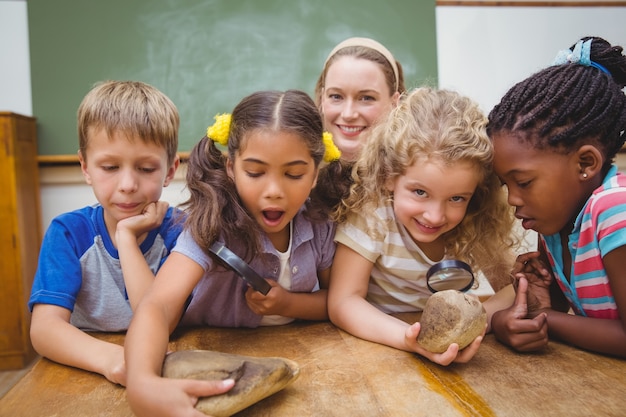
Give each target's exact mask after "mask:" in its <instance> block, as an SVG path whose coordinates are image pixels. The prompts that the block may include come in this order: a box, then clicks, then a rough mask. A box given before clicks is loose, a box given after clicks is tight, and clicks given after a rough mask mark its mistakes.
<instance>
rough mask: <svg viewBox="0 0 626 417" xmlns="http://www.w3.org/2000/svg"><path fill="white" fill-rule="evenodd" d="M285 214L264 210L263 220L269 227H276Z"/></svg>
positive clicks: (279, 211) (278, 211)
mask: <svg viewBox="0 0 626 417" xmlns="http://www.w3.org/2000/svg"><path fill="white" fill-rule="evenodd" d="M284 215H285V212H284V211H282V210H263V218H264V219H265V222H266V223H267V224H269V225H276V224H278V223H280V221H281V220H282V218H283V216H284Z"/></svg>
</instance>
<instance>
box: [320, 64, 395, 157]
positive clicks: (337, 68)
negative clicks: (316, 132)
mask: <svg viewBox="0 0 626 417" xmlns="http://www.w3.org/2000/svg"><path fill="white" fill-rule="evenodd" d="M398 96H399V94H398V93H395V94H393V96H392V95H391V92H390V91H389V87H388V86H387V82H386V79H385V74H384V73H383V70H382V68H381V67H380V65H379V64H377V63H375V62H372V61H368V60H366V59H359V58H355V57H353V56H343V57H340V58H338V59H337V60H335V61H334V62H333V63H332V65H331V66H330V67H329V68H328V71H327V73H326V78H325V88H324V91H323V93H322V101H321V107H322V114H323V117H324V127H325V129H326V130H328V131H329V132H330V133H332V134H333V140H334V141H335V144H336V145H337V147H338V148H339V149H340V150H341V152H342V158H344V159H347V160H353V159H354V158H356V156H357V154H358V151H359V149H360V147H361V145H362V144H363V142H364V141H365V140H366V139H367V136H368V135H369V132H370V130H371V127H372V126H373V125H374V124H375V123H376V122H377V121H378V120H379V119H380V118H381V117H382V116H383V115H385V114H387V112H389V110H391V108H392V107H393V106H394V105H395V103H397V100H398Z"/></svg>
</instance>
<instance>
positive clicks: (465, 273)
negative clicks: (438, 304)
mask: <svg viewBox="0 0 626 417" xmlns="http://www.w3.org/2000/svg"><path fill="white" fill-rule="evenodd" d="M426 285H427V286H428V289H429V290H430V292H432V293H436V292H438V291H444V290H458V291H462V292H465V291H467V290H469V289H470V288H472V285H474V273H473V272H472V268H471V267H470V266H469V265H468V264H466V263H465V262H463V261H459V260H456V259H445V260H443V261H441V262H437V263H436V264H434V265H433V266H431V267H430V268H429V269H428V272H426Z"/></svg>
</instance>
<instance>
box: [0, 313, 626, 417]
mask: <svg viewBox="0 0 626 417" xmlns="http://www.w3.org/2000/svg"><path fill="white" fill-rule="evenodd" d="M412 318H415V316H414V317H412ZM99 337H102V338H104V339H107V340H111V341H114V342H117V343H120V344H121V343H123V335H119V334H117V335H99ZM170 349H172V350H181V349H206V350H217V351H222V352H229V353H237V354H242V355H251V356H282V357H286V358H289V359H292V360H295V361H296V362H298V363H299V364H300V367H301V372H300V376H299V378H298V379H297V380H296V381H295V382H294V383H293V384H291V385H289V386H288V387H287V388H285V389H284V390H282V391H280V392H278V393H276V394H274V395H273V396H271V397H268V398H266V399H265V400H262V401H261V402H259V403H257V404H255V405H253V406H251V407H249V408H247V409H246V410H243V411H242V412H240V413H238V414H237V416H239V417H240V416H272V417H280V416H290V417H291V416H342V417H344V416H377V417H378V416H390V417H402V416H411V417H417V416H464V417H467V416H470V417H471V416H568V417H574V416H585V417H586V416H591V415H593V416H624V415H626V361H624V360H620V359H615V358H610V357H606V356H601V355H596V354H592V353H588V352H585V351H582V350H579V349H575V348H572V347H569V346H566V345H563V344H560V343H556V342H551V343H550V346H549V347H548V349H547V350H546V351H545V352H543V353H540V354H518V353H515V352H513V351H511V350H510V349H508V348H507V347H505V346H504V345H501V344H500V343H499V342H497V341H496V340H495V338H494V337H493V335H488V336H487V337H486V338H485V340H484V341H483V344H482V346H481V348H480V351H479V352H478V354H477V355H476V356H475V357H474V358H473V359H472V361H471V362H470V363H468V364H464V365H452V366H449V367H442V366H438V365H435V364H433V363H431V362H429V361H428V360H426V359H423V358H420V357H419V356H417V355H413V354H410V353H407V352H402V351H398V350H395V349H392V348H388V347H386V346H381V345H378V344H374V343H370V342H366V341H363V340H360V339H357V338H355V337H352V336H350V335H348V334H347V333H345V332H343V331H341V330H339V329H337V328H335V327H334V326H333V325H332V324H330V323H294V324H290V325H286V326H280V327H270V328H260V329H255V330H250V329H215V328H203V329H187V330H184V331H180V332H179V333H178V334H175V335H174V336H173V337H172V341H171V343H170ZM0 416H11V417H19V416H58V417H62V416H81V417H85V416H132V413H131V411H130V408H129V407H128V404H127V402H126V397H125V392H124V388H123V387H120V386H116V385H113V384H111V383H110V382H108V381H107V380H106V379H105V378H104V377H102V376H100V375H96V374H92V373H89V372H86V371H81V370H77V369H74V368H70V367H66V366H62V365H58V364H56V363H53V362H50V361H48V360H46V359H42V360H40V361H39V362H38V363H37V364H36V365H35V366H34V367H33V368H32V369H31V370H30V372H29V373H27V374H26V375H25V376H24V377H23V378H22V379H21V380H20V382H19V383H18V384H17V385H16V386H15V387H13V388H12V389H11V390H10V391H9V392H8V393H7V394H6V395H5V397H3V398H2V399H0Z"/></svg>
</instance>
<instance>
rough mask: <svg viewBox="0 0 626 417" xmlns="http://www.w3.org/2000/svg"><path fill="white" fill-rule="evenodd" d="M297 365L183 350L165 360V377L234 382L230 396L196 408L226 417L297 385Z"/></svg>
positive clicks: (212, 398)
mask: <svg viewBox="0 0 626 417" xmlns="http://www.w3.org/2000/svg"><path fill="white" fill-rule="evenodd" d="M299 373H300V368H299V366H298V364H297V363H296V362H294V361H292V360H289V359H285V358H277V357H268V358H258V357H252V356H242V355H234V354H228V353H221V352H215V351H209V350H181V351H177V352H172V353H170V354H169V355H167V356H166V358H165V362H164V363H163V376H164V377H167V378H188V379H199V380H216V379H219V380H221V379H227V378H232V379H234V380H235V386H234V387H233V388H232V389H231V390H230V391H229V392H227V393H225V394H221V395H215V396H210V397H203V398H200V400H199V401H198V404H197V405H196V408H197V409H198V410H200V411H202V412H203V413H205V414H208V415H211V416H214V417H226V416H230V415H232V414H235V413H236V412H238V411H241V410H243V409H244V408H246V407H249V406H250V405H252V404H254V403H256V402H258V401H261V400H262V399H263V398H266V397H269V396H270V395H272V394H274V393H276V392H278V391H280V390H281V389H283V388H284V387H286V386H287V385H289V384H290V383H291V382H293V381H295V379H296V378H297V377H298V375H299Z"/></svg>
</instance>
